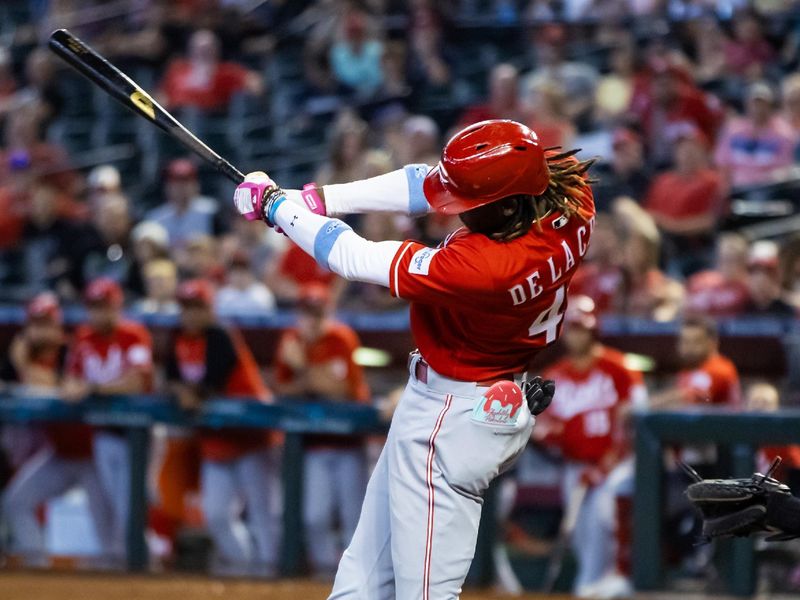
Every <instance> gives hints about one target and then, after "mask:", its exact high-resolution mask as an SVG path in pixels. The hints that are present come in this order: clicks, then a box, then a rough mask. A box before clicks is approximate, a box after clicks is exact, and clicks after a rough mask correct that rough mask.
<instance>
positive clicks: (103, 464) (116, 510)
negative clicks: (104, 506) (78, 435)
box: [92, 431, 131, 558]
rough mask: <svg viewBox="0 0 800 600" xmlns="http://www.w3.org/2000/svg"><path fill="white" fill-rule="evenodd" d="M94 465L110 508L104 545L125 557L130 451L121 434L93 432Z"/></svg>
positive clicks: (117, 555)
mask: <svg viewBox="0 0 800 600" xmlns="http://www.w3.org/2000/svg"><path fill="white" fill-rule="evenodd" d="M92 450H93V455H94V465H95V468H96V469H97V475H98V477H99V478H100V485H101V487H102V489H103V492H104V493H105V497H106V501H107V502H108V506H109V508H110V509H111V521H110V527H109V534H108V539H109V540H110V543H109V545H108V546H106V549H107V551H108V553H109V554H110V555H111V556H112V557H113V558H122V557H123V556H125V541H126V538H127V532H128V513H129V512H130V503H131V453H130V449H129V448H128V438H127V437H126V436H125V435H124V434H116V433H111V432H108V431H97V432H95V434H94V439H93V442H92Z"/></svg>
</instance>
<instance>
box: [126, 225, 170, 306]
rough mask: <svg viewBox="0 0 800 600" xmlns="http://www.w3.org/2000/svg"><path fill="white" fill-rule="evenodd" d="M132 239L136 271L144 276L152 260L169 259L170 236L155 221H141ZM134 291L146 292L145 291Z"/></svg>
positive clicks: (132, 232)
mask: <svg viewBox="0 0 800 600" xmlns="http://www.w3.org/2000/svg"><path fill="white" fill-rule="evenodd" d="M130 237H131V244H132V245H133V260H134V263H135V269H136V271H137V272H138V273H140V274H142V276H143V270H144V267H145V265H147V263H149V262H150V261H151V260H156V259H159V258H169V234H168V233H167V230H166V229H165V228H164V227H163V226H162V225H159V224H158V223H156V222H154V221H140V222H139V223H138V224H137V225H136V227H134V228H133V229H132V230H131V236H130ZM133 291H134V292H140V291H141V292H144V289H143V288H142V289H141V290H136V289H134V290H133Z"/></svg>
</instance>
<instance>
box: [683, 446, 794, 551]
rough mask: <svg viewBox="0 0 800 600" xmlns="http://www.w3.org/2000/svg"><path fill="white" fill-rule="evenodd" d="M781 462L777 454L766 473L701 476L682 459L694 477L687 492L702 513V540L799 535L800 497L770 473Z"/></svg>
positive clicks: (790, 537) (771, 537) (772, 538)
mask: <svg viewBox="0 0 800 600" xmlns="http://www.w3.org/2000/svg"><path fill="white" fill-rule="evenodd" d="M780 462H781V459H780V457H778V458H776V459H775V461H774V462H773V463H772V466H771V467H770V468H769V470H768V471H767V474H766V475H762V474H761V473H754V474H753V475H752V476H751V477H750V478H749V479H703V478H702V477H700V476H699V475H698V474H697V472H696V471H695V470H694V469H692V468H691V467H690V466H689V465H686V464H684V463H681V466H682V467H683V469H684V470H685V471H686V472H687V473H688V474H689V476H690V477H691V478H692V479H693V480H694V483H692V484H691V485H690V486H689V487H688V488H687V490H686V495H687V496H688V497H689V500H690V501H691V502H692V504H693V505H694V506H695V507H696V508H697V509H698V510H699V511H700V513H701V515H702V517H703V538H704V539H703V541H706V542H708V541H711V539H713V538H717V537H733V536H737V537H747V536H749V535H752V534H755V533H768V534H770V536H769V537H768V538H767V540H768V541H783V540H790V539H792V538H795V537H800V500H798V499H797V498H795V497H794V496H792V494H791V492H790V491H789V488H788V486H786V485H784V484H782V483H781V482H780V481H778V480H776V479H773V478H772V477H771V475H772V474H773V473H774V472H775V469H776V468H777V467H778V465H779V464H780Z"/></svg>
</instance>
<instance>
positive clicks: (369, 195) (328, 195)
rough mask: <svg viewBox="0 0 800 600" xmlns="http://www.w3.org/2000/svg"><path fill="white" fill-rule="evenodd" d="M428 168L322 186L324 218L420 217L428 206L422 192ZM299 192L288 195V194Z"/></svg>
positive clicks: (409, 169)
mask: <svg viewBox="0 0 800 600" xmlns="http://www.w3.org/2000/svg"><path fill="white" fill-rule="evenodd" d="M429 170H430V167H429V166H428V165H407V166H405V167H403V168H402V169H398V170H396V171H392V172H391V173H386V174H385V175H378V176H377V177H371V178H370V179H363V180H361V181H353V182H352V183H341V184H334V185H326V186H323V188H322V194H323V197H324V200H325V207H326V211H327V214H328V215H330V216H337V215H350V214H357V213H367V212H389V213H400V214H406V215H412V216H413V215H424V214H425V213H427V212H428V211H429V210H430V205H429V204H428V201H427V200H426V199H425V194H424V193H423V191H422V182H423V181H424V180H425V175H427V174H428V171H429ZM295 193H299V192H292V194H295Z"/></svg>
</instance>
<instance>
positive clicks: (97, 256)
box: [72, 194, 143, 294]
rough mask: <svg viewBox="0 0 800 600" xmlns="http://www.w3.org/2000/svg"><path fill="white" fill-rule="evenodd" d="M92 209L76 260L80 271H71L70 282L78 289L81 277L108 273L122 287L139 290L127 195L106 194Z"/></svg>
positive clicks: (137, 291) (81, 281)
mask: <svg viewBox="0 0 800 600" xmlns="http://www.w3.org/2000/svg"><path fill="white" fill-rule="evenodd" d="M93 211H94V212H93V213H92V222H91V225H90V227H89V228H88V229H87V231H86V236H87V237H86V238H85V239H84V241H83V245H84V248H85V252H84V254H83V255H82V256H81V258H80V262H79V263H77V264H76V266H77V267H78V268H79V269H80V271H79V272H76V273H75V274H74V275H73V277H72V283H73V285H75V286H76V288H77V289H80V288H81V287H82V286H83V282H84V281H88V280H90V279H95V278H97V277H110V278H111V279H114V280H115V281H118V282H119V283H120V284H121V285H123V286H125V289H130V290H131V291H133V292H134V293H136V294H141V293H142V291H143V289H142V283H141V278H140V274H139V272H138V271H137V270H136V268H135V263H134V260H135V256H134V252H133V246H132V244H131V228H132V226H133V219H132V217H131V214H130V203H129V201H128V198H127V197H125V196H123V195H122V194H107V195H105V196H103V197H101V198H99V199H98V201H97V205H96V206H95V207H93Z"/></svg>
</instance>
